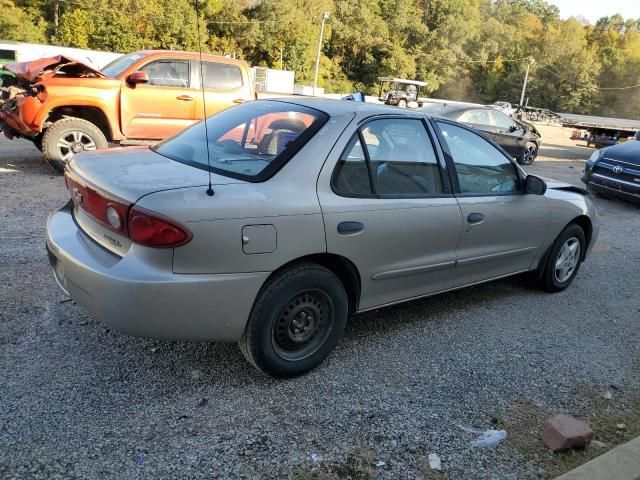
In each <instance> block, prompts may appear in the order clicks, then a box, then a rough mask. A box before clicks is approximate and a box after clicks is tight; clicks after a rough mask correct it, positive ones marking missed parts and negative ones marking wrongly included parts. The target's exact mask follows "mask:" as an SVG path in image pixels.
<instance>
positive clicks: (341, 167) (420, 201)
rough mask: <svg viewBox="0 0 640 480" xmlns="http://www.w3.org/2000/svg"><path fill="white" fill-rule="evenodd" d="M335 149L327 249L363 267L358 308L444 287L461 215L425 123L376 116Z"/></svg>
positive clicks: (329, 167)
mask: <svg viewBox="0 0 640 480" xmlns="http://www.w3.org/2000/svg"><path fill="white" fill-rule="evenodd" d="M334 150H338V151H339V152H340V151H341V152H342V154H340V153H336V154H335V156H336V157H338V158H333V160H331V157H330V159H329V160H328V161H327V162H326V163H325V167H324V168H323V171H322V173H321V175H320V178H319V181H318V196H319V199H320V205H321V208H322V213H323V218H324V222H325V232H326V238H327V251H328V252H329V253H334V254H338V255H341V256H344V257H346V258H348V259H350V260H351V261H352V262H353V263H354V264H355V266H356V267H357V269H358V271H359V272H360V277H361V299H360V310H365V309H368V308H373V307H377V306H381V305H385V304H389V303H393V302H397V301H400V300H404V299H408V298H413V297H418V296H421V295H425V294H428V293H432V292H436V291H439V290H441V289H443V286H444V285H445V284H446V283H447V279H449V278H450V276H451V275H452V272H453V271H454V268H455V260H456V258H455V246H456V244H457V242H458V239H459V237H460V232H461V228H462V218H461V214H460V207H459V206H458V203H457V201H456V199H455V198H454V197H453V195H452V194H451V186H450V183H449V181H448V178H447V177H446V175H444V174H443V171H444V170H443V164H441V163H440V161H439V160H438V157H437V155H436V150H435V148H434V143H433V141H432V135H431V134H430V133H429V130H428V127H427V125H426V123H424V121H423V120H421V119H419V118H415V119H407V118H406V117H405V118H385V119H376V120H371V121H369V122H368V123H365V124H364V125H362V126H361V127H360V128H359V129H358V131H357V132H356V133H355V134H350V135H347V136H343V138H342V139H341V142H339V143H338V145H336V149H334Z"/></svg>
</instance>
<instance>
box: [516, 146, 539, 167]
mask: <svg viewBox="0 0 640 480" xmlns="http://www.w3.org/2000/svg"><path fill="white" fill-rule="evenodd" d="M537 156H538V147H537V146H536V144H535V143H533V142H527V144H526V145H525V146H524V150H523V151H522V154H521V155H520V158H518V163H519V164H520V165H531V164H532V163H533V161H534V160H535V159H536V157H537Z"/></svg>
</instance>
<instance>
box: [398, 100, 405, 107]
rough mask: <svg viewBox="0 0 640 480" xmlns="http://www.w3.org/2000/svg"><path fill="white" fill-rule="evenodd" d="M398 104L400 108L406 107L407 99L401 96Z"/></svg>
mask: <svg viewBox="0 0 640 480" xmlns="http://www.w3.org/2000/svg"><path fill="white" fill-rule="evenodd" d="M398 106H399V107H400V108H407V101H406V100H405V99H404V98H401V99H400V100H398Z"/></svg>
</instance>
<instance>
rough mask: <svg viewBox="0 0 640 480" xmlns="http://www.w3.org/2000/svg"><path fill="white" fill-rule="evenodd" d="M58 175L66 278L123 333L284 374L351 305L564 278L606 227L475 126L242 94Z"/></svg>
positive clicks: (330, 341) (306, 358)
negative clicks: (188, 344) (206, 344)
mask: <svg viewBox="0 0 640 480" xmlns="http://www.w3.org/2000/svg"><path fill="white" fill-rule="evenodd" d="M206 135H208V137H207V136H206ZM209 178H211V183H212V185H211V187H212V188H211V190H209V187H208V182H209ZM66 183H67V187H68V189H69V192H70V195H71V200H70V202H69V203H68V204H67V205H66V206H65V207H63V208H62V209H61V210H59V211H57V212H55V213H53V214H52V215H51V216H50V217H49V220H48V225H47V249H48V251H49V258H50V262H51V265H52V267H53V270H54V272H55V276H56V279H57V281H58V283H59V284H60V286H61V287H62V288H63V290H65V291H66V292H68V293H69V294H70V295H71V297H72V298H73V299H75V300H76V301H77V302H78V303H79V304H81V305H82V306H84V307H85V308H86V309H87V310H88V311H90V312H91V313H92V314H93V315H95V316H96V317H97V318H99V319H100V320H101V321H103V322H104V323H106V324H108V325H110V326H112V327H113V328H114V329H117V330H119V331H121V332H124V333H128V334H131V335H136V336H143V337H154V338H160V339H174V340H176V339H181V340H209V341H227V342H239V344H240V347H241V349H242V352H243V353H244V355H245V356H246V358H247V359H248V360H249V361H250V362H251V363H252V364H253V365H254V366H256V367H257V368H258V369H260V370H262V371H264V372H266V373H268V374H270V375H273V376H277V377H289V376H295V375H299V374H302V373H304V372H306V371H308V370H310V369H312V368H313V367H315V366H316V365H318V364H319V363H320V362H321V361H322V360H323V359H324V358H325V357H326V356H327V355H328V354H329V353H330V352H331V350H332V349H333V348H334V346H335V345H336V343H337V342H338V339H339V337H340V335H341V334H342V331H343V329H344V327H345V323H346V321H347V318H348V316H349V315H351V314H355V313H359V312H364V311H367V310H371V309H376V308H380V307H384V306H386V305H392V304H395V303H399V302H405V301H408V300H412V299H416V298H421V297H425V296H428V295H433V294H436V293H439V292H445V291H449V290H453V289H458V288H462V287H465V286H468V285H474V284H477V283H481V282H486V281H489V280H494V279H497V278H502V277H506V276H509V275H514V274H518V273H523V272H534V276H535V277H536V279H537V280H538V281H539V283H540V284H541V286H542V287H543V288H544V289H546V290H547V291H550V292H553V291H559V290H562V289H564V288H566V287H567V286H568V285H569V284H570V283H571V281H572V280H573V279H574V278H575V276H576V274H577V273H578V269H579V267H580V263H581V262H582V261H583V260H584V259H585V257H586V256H587V254H588V253H589V251H590V249H591V248H592V246H593V244H594V243H595V241H596V238H597V236H598V218H597V214H596V211H595V208H594V205H593V203H592V201H591V199H590V197H589V195H588V194H587V193H586V191H584V190H582V189H580V188H578V187H574V186H571V185H568V184H561V183H556V182H552V181H544V180H542V179H540V178H537V177H534V176H531V175H527V174H526V173H525V172H524V171H523V170H522V169H521V168H520V167H519V166H518V165H517V164H516V163H515V162H513V161H512V159H510V158H509V157H508V156H507V155H506V154H505V153H504V152H503V150H501V149H500V148H499V147H497V146H496V145H495V144H494V143H492V142H491V141H490V140H487V139H486V138H484V137H483V136H481V135H480V134H478V133H476V132H475V131H474V130H472V129H470V128H467V127H465V126H464V125H461V124H459V123H456V122H453V121H451V120H446V119H442V118H437V117H430V116H428V115H426V114H423V113H420V112H415V111H405V110H396V109H392V108H389V107H384V106H378V105H370V104H361V103H355V102H345V101H330V100H317V99H302V100H260V101H255V102H250V103H247V104H243V105H239V106H236V107H233V108H231V109H228V110H225V111H223V112H221V113H219V114H217V115H215V116H213V117H210V118H209V119H208V120H207V121H206V128H205V123H204V122H201V123H198V124H196V125H194V126H193V127H191V128H189V129H187V130H185V131H183V132H181V133H180V134H178V135H176V136H175V137H173V138H171V139H168V140H165V141H164V142H162V143H160V144H158V145H156V146H154V147H152V148H146V147H139V148H138V147H136V148H129V149H111V150H108V151H101V152H91V153H86V154H85V153H83V154H81V155H78V156H77V157H75V158H74V159H73V160H72V161H71V162H70V163H69V165H68V168H67V172H66Z"/></svg>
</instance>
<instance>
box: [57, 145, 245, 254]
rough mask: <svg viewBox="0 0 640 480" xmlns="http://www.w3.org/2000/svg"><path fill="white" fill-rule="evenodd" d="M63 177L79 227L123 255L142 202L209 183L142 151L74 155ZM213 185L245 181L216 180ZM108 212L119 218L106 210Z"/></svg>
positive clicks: (185, 167)
mask: <svg viewBox="0 0 640 480" xmlns="http://www.w3.org/2000/svg"><path fill="white" fill-rule="evenodd" d="M65 178H66V182H67V188H68V190H69V193H70V194H71V200H73V202H74V216H75V218H76V222H77V224H78V225H79V226H80V228H81V229H82V230H83V231H84V232H85V233H86V234H87V235H88V236H89V237H91V238H92V239H93V240H95V241H96V242H98V243H99V244H100V245H102V246H103V247H105V248H107V249H108V250H110V251H111V252H113V253H115V254H117V255H120V256H123V255H124V254H125V253H126V252H127V250H128V249H129V248H130V247H131V244H132V242H131V239H130V238H129V232H128V230H127V221H128V215H129V212H130V210H131V207H133V206H134V205H135V204H136V202H137V201H138V200H140V198H142V197H144V196H146V195H148V194H151V193H155V192H161V191H165V190H174V189H181V188H189V187H198V186H202V188H206V187H207V184H208V176H207V173H206V172H204V171H202V170H200V169H198V168H194V167H191V166H188V165H185V164H182V163H179V162H176V161H174V160H171V159H169V158H167V157H164V156H162V155H160V154H158V153H155V152H154V151H152V150H151V149H149V148H148V147H144V146H143V147H128V148H114V149H110V150H106V151H105V150H103V151H99V152H84V153H82V154H79V155H76V156H75V157H74V158H73V159H72V160H71V161H70V162H69V164H68V165H67V170H66V173H65ZM212 183H213V184H214V185H220V184H224V183H245V182H242V181H240V180H234V179H231V178H227V177H223V176H220V175H212ZM110 207H111V209H112V210H115V213H114V212H113V211H111V212H109V211H108V210H109V208H110ZM158 213H160V214H162V212H158ZM109 215H111V217H109ZM114 223H115V225H114Z"/></svg>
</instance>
